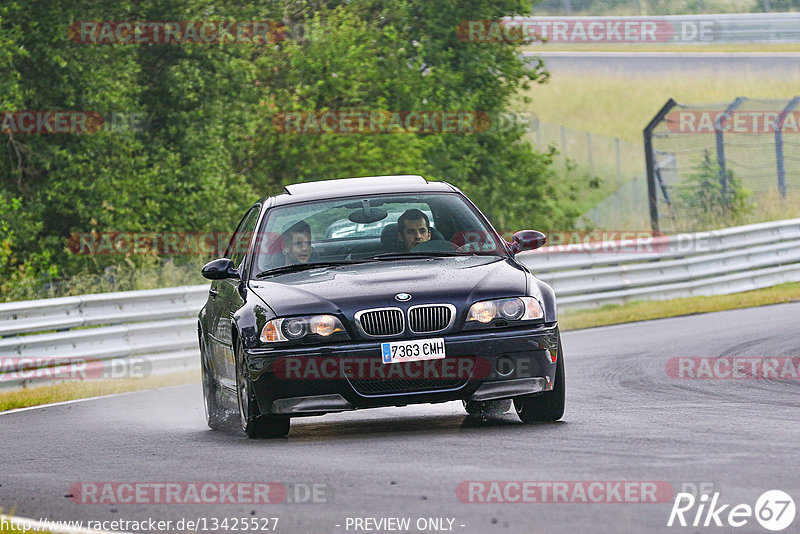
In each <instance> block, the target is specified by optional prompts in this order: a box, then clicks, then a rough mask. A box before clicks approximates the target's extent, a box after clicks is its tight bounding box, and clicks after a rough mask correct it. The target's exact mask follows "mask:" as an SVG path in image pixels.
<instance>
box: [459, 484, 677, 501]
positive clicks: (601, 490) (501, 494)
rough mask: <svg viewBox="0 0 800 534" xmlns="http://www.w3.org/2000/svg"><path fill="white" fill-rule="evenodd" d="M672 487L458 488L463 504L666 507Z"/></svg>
mask: <svg viewBox="0 0 800 534" xmlns="http://www.w3.org/2000/svg"><path fill="white" fill-rule="evenodd" d="M673 494H674V492H673V489H672V485H671V484H670V483H669V482H664V481H651V480H648V481H644V480H564V481H542V480H533V481H532V480H528V481H521V480H474V481H464V482H461V483H460V484H459V485H458V487H457V488H456V496H457V497H458V500H459V501H461V502H464V503H488V504H534V503H547V504H555V503H564V504H566V503H572V504H575V503H584V504H589V503H619V504H623V503H626V504H632V503H637V504H646V503H651V504H652V503H664V502H670V501H671V500H672V496H673Z"/></svg>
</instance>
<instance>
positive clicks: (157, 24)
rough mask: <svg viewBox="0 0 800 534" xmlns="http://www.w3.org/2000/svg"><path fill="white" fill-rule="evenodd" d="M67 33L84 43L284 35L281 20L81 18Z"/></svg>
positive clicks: (239, 40)
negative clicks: (96, 19) (94, 19)
mask: <svg viewBox="0 0 800 534" xmlns="http://www.w3.org/2000/svg"><path fill="white" fill-rule="evenodd" d="M68 33H69V37H70V39H72V40H73V41H75V42H76V43H84V44H129V45H144V44H178V45H182V44H245V43H255V44H259V43H277V42H280V41H283V40H284V39H285V38H286V31H285V27H284V25H283V23H281V22H278V21H272V20H251V21H219V20H182V21H146V20H100V21H92V20H82V21H76V22H73V23H72V24H70V26H69V30H68Z"/></svg>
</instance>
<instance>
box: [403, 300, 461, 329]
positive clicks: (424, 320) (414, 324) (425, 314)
mask: <svg viewBox="0 0 800 534" xmlns="http://www.w3.org/2000/svg"><path fill="white" fill-rule="evenodd" d="M452 317H453V310H452V309H451V308H450V307H448V306H444V305H441V304H433V305H430V306H415V307H413V308H411V309H410V310H408V326H409V327H410V328H411V331H412V332H416V333H424V332H438V331H440V330H444V329H445V328H447V326H448V325H449V324H450V320H451V318H452Z"/></svg>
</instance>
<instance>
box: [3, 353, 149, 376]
mask: <svg viewBox="0 0 800 534" xmlns="http://www.w3.org/2000/svg"><path fill="white" fill-rule="evenodd" d="M151 374H152V364H151V362H150V361H149V360H147V359H145V358H140V357H136V356H131V357H129V358H124V359H111V360H100V359H97V358H86V357H65V356H2V357H0V382H2V381H10V380H23V381H35V380H44V381H47V380H101V379H109V378H145V377H148V376H150V375H151Z"/></svg>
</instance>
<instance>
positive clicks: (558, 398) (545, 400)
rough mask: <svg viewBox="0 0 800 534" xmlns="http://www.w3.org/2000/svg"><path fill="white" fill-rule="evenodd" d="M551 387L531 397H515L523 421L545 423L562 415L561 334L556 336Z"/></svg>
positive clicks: (562, 370) (562, 364)
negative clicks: (556, 359) (554, 371)
mask: <svg viewBox="0 0 800 534" xmlns="http://www.w3.org/2000/svg"><path fill="white" fill-rule="evenodd" d="M554 382H555V383H554V384H553V389H552V390H550V391H547V392H545V393H539V394H538V395H534V396H532V397H516V398H515V399H514V408H515V409H516V410H517V415H518V416H519V418H520V420H521V421H522V422H523V423H545V422H551V421H558V420H559V419H561V417H563V415H564V397H565V394H566V389H567V387H566V380H565V378H564V351H563V350H561V335H560V334H559V336H558V363H557V364H556V376H555V379H554Z"/></svg>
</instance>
